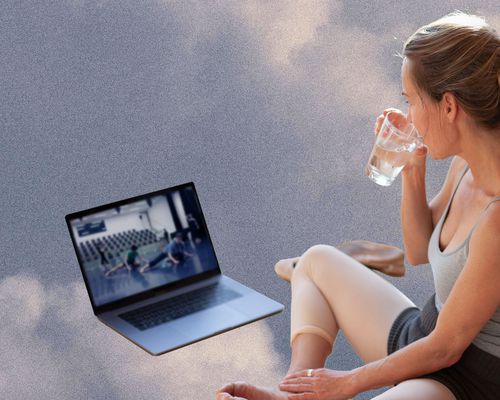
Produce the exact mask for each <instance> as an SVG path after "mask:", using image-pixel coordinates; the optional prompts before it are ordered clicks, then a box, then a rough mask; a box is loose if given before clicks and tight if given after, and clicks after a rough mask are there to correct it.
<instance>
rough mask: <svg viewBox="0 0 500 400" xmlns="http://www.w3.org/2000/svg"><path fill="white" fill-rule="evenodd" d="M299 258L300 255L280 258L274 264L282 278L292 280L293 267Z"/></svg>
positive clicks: (275, 269)
mask: <svg viewBox="0 0 500 400" xmlns="http://www.w3.org/2000/svg"><path fill="white" fill-rule="evenodd" d="M299 260H300V257H293V258H285V259H283V260H279V261H278V262H277V263H276V265H275V266H274V271H275V272H276V274H277V275H278V276H279V277H280V278H281V279H283V280H285V281H288V282H290V281H291V280H292V275H293V269H294V268H295V265H296V264H297V263H298V262H299Z"/></svg>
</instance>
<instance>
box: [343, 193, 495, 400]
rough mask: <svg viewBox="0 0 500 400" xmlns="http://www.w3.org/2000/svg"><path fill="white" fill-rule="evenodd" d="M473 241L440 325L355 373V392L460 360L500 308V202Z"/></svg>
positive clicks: (486, 215)
mask: <svg viewBox="0 0 500 400" xmlns="http://www.w3.org/2000/svg"><path fill="white" fill-rule="evenodd" d="M483 217H484V218H483V219H482V221H481V222H480V223H479V224H478V225H477V227H476V230H475V232H474V234H473V236H472V238H471V241H470V244H469V256H468V259H467V262H466V264H465V266H464V269H463V270H462V272H461V273H460V275H459V277H458V279H457V281H456V282H455V284H454V286H453V289H452V290H451V292H450V295H449V296H448V298H447V300H446V302H445V303H444V305H443V308H442V309H441V312H440V313H439V317H438V319H437V323H436V328H435V329H434V331H432V332H431V333H430V334H429V335H428V336H427V337H425V338H422V339H420V340H418V341H416V342H414V343H412V344H410V345H408V346H406V347H404V348H403V349H401V350H398V351H397V352H395V353H393V354H391V355H389V356H387V357H385V358H383V359H381V360H378V361H375V362H372V363H369V364H366V365H365V366H363V367H360V368H357V369H355V370H353V371H351V372H352V376H351V379H352V380H351V382H352V384H353V390H354V391H355V392H356V393H361V392H363V391H366V390H369V389H375V388H379V387H383V386H388V385H392V384H394V383H398V382H401V381H403V380H405V379H410V378H413V377H418V376H420V375H423V374H426V373H430V372H434V371H437V370H439V369H442V368H445V367H447V366H450V365H452V364H454V363H455V362H457V361H458V360H459V359H460V357H461V356H462V354H463V352H464V351H465V349H466V348H467V347H468V346H469V344H470V343H471V342H472V341H473V340H474V338H475V337H476V336H477V334H478V333H479V331H480V330H481V328H482V327H483V326H484V325H485V324H486V322H487V321H488V320H489V319H490V318H491V316H492V315H493V314H494V313H495V311H496V310H497V308H498V307H500V268H499V264H498V259H499V256H500V204H498V205H497V204H496V203H493V204H492V205H491V206H490V207H489V208H488V210H487V212H486V213H485V215H483Z"/></svg>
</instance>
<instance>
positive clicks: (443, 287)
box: [428, 167, 500, 358]
mask: <svg viewBox="0 0 500 400" xmlns="http://www.w3.org/2000/svg"><path fill="white" fill-rule="evenodd" d="M468 169H469V167H467V168H465V170H464V172H463V173H462V176H461V177H460V179H459V181H458V183H457V185H456V186H455V189H454V190H453V193H452V195H451V196H450V200H449V201H448V204H447V206H446V208H445V210H444V212H443V215H441V218H440V219H439V221H438V223H437V224H436V227H435V228H434V231H433V232H432V235H431V239H430V241H429V247H428V258H429V263H430V264H431V267H432V275H433V276H434V287H435V290H436V308H437V309H438V311H441V308H442V307H443V303H444V302H445V301H446V299H447V298H448V295H449V294H450V292H451V289H452V288H453V285H454V283H455V281H456V280H457V278H458V276H459V275H460V272H461V271H462V269H463V268H464V266H465V262H466V260H467V256H468V254H469V241H470V238H471V236H472V232H473V231H474V229H475V228H476V225H477V224H478V222H479V218H478V220H477V221H476V222H475V223H474V225H473V226H472V229H471V230H470V232H469V234H468V235H467V238H466V239H465V240H464V242H463V243H462V244H461V245H460V246H459V247H457V248H455V249H453V251H451V252H446V253H443V252H442V251H441V249H440V248H439V237H440V236H441V229H442V227H443V223H444V220H445V219H446V217H447V215H448V211H449V209H450V205H451V202H452V200H453V197H455V193H456V192H457V188H458V186H459V185H460V182H461V181H462V178H463V177H464V175H465V173H466V172H467V170H468ZM499 200H500V196H498V197H495V198H494V199H492V200H491V201H490V202H489V203H488V204H487V205H486V207H485V208H484V209H483V210H482V211H481V213H480V215H482V213H484V211H485V210H486V209H487V208H488V206H489V205H490V204H491V203H493V202H494V201H499ZM445 250H446V249H445ZM499 290H500V289H499ZM472 343H474V344H475V345H476V346H477V347H479V348H480V349H481V350H484V351H486V352H488V353H490V354H493V355H494V356H496V357H499V358H500V307H499V308H497V310H496V312H495V313H494V314H493V316H492V317H491V319H490V320H489V321H488V322H487V323H486V325H484V326H483V328H482V329H481V331H480V332H479V334H478V335H477V336H476V337H475V339H474V340H473V341H472Z"/></svg>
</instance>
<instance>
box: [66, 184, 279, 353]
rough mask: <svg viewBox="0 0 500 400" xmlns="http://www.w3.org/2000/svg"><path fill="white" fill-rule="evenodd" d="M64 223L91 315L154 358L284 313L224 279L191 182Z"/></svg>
mask: <svg viewBox="0 0 500 400" xmlns="http://www.w3.org/2000/svg"><path fill="white" fill-rule="evenodd" d="M65 218H66V223H67V225H68V229H69V232H70V236H71V240H72V242H73V246H74V248H75V251H76V255H77V258H78V262H79V264H80V269H81V271H82V274H83V279H84V281H85V286H86V288H87V291H88V294H89V297H90V302H91V304H92V309H93V311H94V314H95V315H96V316H97V318H99V320H101V321H102V322H103V323H104V324H106V325H107V326H109V327H110V328H112V329H114V330H115V331H116V332H118V333H119V334H121V335H123V336H124V337H125V338H127V339H129V340H130V341H132V342H133V343H135V344H136V345H138V346H139V347H141V348H142V349H144V350H145V351H147V352H148V353H150V354H152V355H159V354H163V353H166V352H168V351H171V350H174V349H177V348H180V347H183V346H186V345H188V344H191V343H194V342H197V341H199V340H202V339H205V338H208V337H211V336H214V335H217V334H220V333H222V332H226V331H228V330H231V329H234V328H237V327H239V326H242V325H245V324H248V323H250V322H253V321H256V320H259V319H261V318H264V317H268V316H271V315H274V314H277V313H279V312H281V311H282V310H283V308H284V307H283V305H282V304H280V303H278V302H276V301H274V300H272V299H270V298H268V297H266V296H264V295H262V294H260V293H258V292H257V291H255V290H253V289H251V288H249V287H246V286H245V285H242V284H241V283H238V282H236V281H235V280H233V279H231V278H229V277H227V276H225V275H223V274H222V273H221V270H220V267H219V263H218V261H217V257H216V255H215V251H214V247H213V243H212V240H211V238H210V234H209V232H208V228H207V224H206V221H205V217H204V215H203V212H202V209H201V205H200V202H199V199H198V195H197V193H196V189H195V186H194V183H193V182H189V183H185V184H182V185H178V186H175V187H171V188H167V189H164V190H159V191H156V192H152V193H148V194H144V195H141V196H136V197H133V198H129V199H126V200H121V201H117V202H113V203H110V204H106V205H103V206H99V207H95V208H91V209H88V210H84V211H79V212H75V213H71V214H68V215H66V217H65ZM250 267H251V266H250ZM245 268H248V266H245Z"/></svg>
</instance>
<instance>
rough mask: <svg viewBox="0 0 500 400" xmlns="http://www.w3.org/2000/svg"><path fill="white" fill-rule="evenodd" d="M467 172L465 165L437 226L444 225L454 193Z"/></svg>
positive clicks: (467, 167)
mask: <svg viewBox="0 0 500 400" xmlns="http://www.w3.org/2000/svg"><path fill="white" fill-rule="evenodd" d="M468 170H469V166H468V165H467V166H466V167H465V168H464V170H463V172H462V175H461V176H460V179H459V180H458V182H457V184H456V185H455V188H454V189H453V192H452V193H451V196H450V198H449V199H448V204H447V205H446V207H445V209H444V211H443V214H441V218H440V220H439V221H438V224H439V223H444V220H445V218H446V217H447V215H448V211H449V210H450V206H451V202H452V201H453V198H454V197H455V193H457V190H458V187H459V186H460V182H462V179H463V178H464V176H465V174H466V173H467V171H468ZM436 225H437V224H436Z"/></svg>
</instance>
